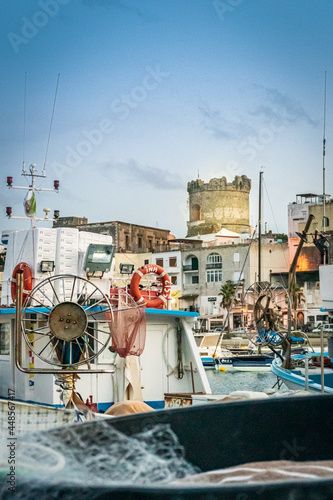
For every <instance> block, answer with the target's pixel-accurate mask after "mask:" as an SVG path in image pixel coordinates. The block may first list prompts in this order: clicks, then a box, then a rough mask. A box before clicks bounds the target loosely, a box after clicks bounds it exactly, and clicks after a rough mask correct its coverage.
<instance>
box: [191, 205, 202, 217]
mask: <svg viewBox="0 0 333 500" xmlns="http://www.w3.org/2000/svg"><path fill="white" fill-rule="evenodd" d="M195 220H201V207H200V205H198V204H197V203H196V204H195V205H192V209H191V221H195Z"/></svg>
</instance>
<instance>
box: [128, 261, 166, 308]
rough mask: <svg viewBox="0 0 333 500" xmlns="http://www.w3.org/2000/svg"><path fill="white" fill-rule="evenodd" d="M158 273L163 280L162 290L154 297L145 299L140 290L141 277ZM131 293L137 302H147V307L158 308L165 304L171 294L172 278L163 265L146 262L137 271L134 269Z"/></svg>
mask: <svg viewBox="0 0 333 500" xmlns="http://www.w3.org/2000/svg"><path fill="white" fill-rule="evenodd" d="M150 273H152V274H156V275H157V276H159V277H160V278H161V280H162V286H163V288H162V292H161V294H160V295H159V296H158V297H156V298H154V299H148V300H147V299H145V298H144V297H142V295H141V292H140V288H139V285H140V281H141V278H142V277H143V276H144V275H145V274H150ZM130 294H131V295H132V297H133V299H134V300H135V302H136V303H137V304H139V305H140V304H142V305H143V304H145V305H146V307H152V308H158V307H161V306H162V305H164V304H165V303H166V302H167V300H168V299H170V296H171V280H170V278H169V276H168V274H167V272H166V271H164V269H163V267H161V266H158V265H157V264H146V265H144V266H142V267H140V268H139V269H137V270H136V271H134V273H133V276H132V279H131V284H130Z"/></svg>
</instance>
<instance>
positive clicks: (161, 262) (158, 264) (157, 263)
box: [156, 259, 164, 267]
mask: <svg viewBox="0 0 333 500" xmlns="http://www.w3.org/2000/svg"><path fill="white" fill-rule="evenodd" d="M156 265H157V266H161V267H163V265H164V263H163V259H156Z"/></svg>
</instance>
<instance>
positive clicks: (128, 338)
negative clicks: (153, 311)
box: [110, 306, 146, 358]
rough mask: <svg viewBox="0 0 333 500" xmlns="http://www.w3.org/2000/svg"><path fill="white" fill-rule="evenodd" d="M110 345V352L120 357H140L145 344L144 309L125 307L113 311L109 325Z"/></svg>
mask: <svg viewBox="0 0 333 500" xmlns="http://www.w3.org/2000/svg"><path fill="white" fill-rule="evenodd" d="M110 332H111V337H112V345H111V347H110V350H111V351H112V352H116V353H117V354H119V356H120V357H122V358H126V356H129V355H132V356H140V354H142V352H143V349H144V347H145V342H146V315H145V307H137V306H135V307H127V308H124V309H118V310H114V311H113V320H112V322H111V323H110Z"/></svg>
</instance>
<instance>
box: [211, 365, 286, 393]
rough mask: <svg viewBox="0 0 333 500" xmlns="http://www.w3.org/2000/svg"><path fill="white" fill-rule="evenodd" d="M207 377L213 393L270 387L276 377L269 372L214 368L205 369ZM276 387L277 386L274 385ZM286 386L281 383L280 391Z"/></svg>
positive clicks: (257, 389)
mask: <svg viewBox="0 0 333 500" xmlns="http://www.w3.org/2000/svg"><path fill="white" fill-rule="evenodd" d="M206 374H207V378H208V381H209V384H210V387H211V389H212V393H213V394H230V393H231V392H233V391H256V392H257V391H258V392H262V391H265V390H266V389H272V387H273V385H274V384H276V381H277V378H276V375H274V373H271V372H261V373H255V372H231V371H230V372H228V371H225V372H219V371H216V370H214V369H210V370H206ZM275 389H277V387H275ZM287 390H288V388H287V387H286V386H285V385H284V384H282V387H281V389H280V391H281V392H282V391H287Z"/></svg>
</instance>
